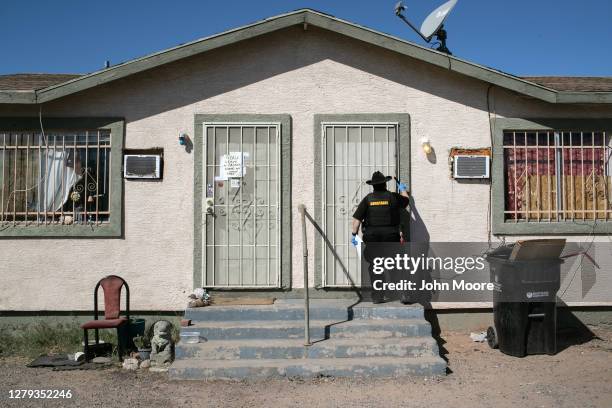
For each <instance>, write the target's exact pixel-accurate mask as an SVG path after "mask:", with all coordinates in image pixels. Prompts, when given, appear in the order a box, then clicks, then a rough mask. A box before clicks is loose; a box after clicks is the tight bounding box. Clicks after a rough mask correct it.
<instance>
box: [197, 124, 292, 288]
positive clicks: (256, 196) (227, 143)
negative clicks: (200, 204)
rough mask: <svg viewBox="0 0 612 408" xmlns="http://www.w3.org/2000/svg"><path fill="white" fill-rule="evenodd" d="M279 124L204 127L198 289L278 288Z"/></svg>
mask: <svg viewBox="0 0 612 408" xmlns="http://www.w3.org/2000/svg"><path fill="white" fill-rule="evenodd" d="M280 130H281V129H280V124H278V123H205V124H204V135H205V138H206V141H205V146H206V152H205V154H204V157H205V160H204V174H205V175H206V177H205V180H206V186H205V187H206V188H205V189H204V191H205V195H206V197H207V198H212V199H213V203H214V205H213V208H212V209H211V211H210V212H206V210H204V214H203V219H204V220H205V228H203V237H202V238H203V240H202V242H203V254H204V259H203V261H204V262H203V269H204V270H203V271H202V277H203V282H204V286H206V287H211V288H231V287H240V288H266V287H274V288H276V287H280V276H281V274H280V258H281V257H280V239H281V237H280V182H279V181H280V143H279V140H280V139H279V138H280V134H281V133H280Z"/></svg>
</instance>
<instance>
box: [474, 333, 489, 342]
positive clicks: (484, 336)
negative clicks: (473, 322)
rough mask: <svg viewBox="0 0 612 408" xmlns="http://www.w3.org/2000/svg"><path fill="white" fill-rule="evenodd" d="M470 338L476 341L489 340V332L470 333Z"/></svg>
mask: <svg viewBox="0 0 612 408" xmlns="http://www.w3.org/2000/svg"><path fill="white" fill-rule="evenodd" d="M470 338H471V339H472V340H473V341H475V342H476V343H483V342H485V341H486V340H487V332H480V333H470Z"/></svg>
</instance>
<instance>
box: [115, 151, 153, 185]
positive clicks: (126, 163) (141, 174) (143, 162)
mask: <svg viewBox="0 0 612 408" xmlns="http://www.w3.org/2000/svg"><path fill="white" fill-rule="evenodd" d="M123 177H125V178H130V179H159V178H161V156H160V155H157V154H126V155H125V156H123Z"/></svg>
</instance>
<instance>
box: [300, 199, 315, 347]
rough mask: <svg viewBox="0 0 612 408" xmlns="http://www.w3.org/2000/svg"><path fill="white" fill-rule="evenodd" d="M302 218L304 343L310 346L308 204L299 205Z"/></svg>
mask: <svg viewBox="0 0 612 408" xmlns="http://www.w3.org/2000/svg"><path fill="white" fill-rule="evenodd" d="M298 210H299V211H300V215H301V218H302V255H303V257H304V259H303V260H302V262H303V263H304V345H305V346H310V345H311V344H312V343H311V342H310V299H309V297H308V242H307V241H306V206H304V204H300V205H299V206H298Z"/></svg>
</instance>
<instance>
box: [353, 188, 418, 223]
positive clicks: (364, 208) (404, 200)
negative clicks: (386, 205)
mask: <svg viewBox="0 0 612 408" xmlns="http://www.w3.org/2000/svg"><path fill="white" fill-rule="evenodd" d="M389 193H391V194H392V195H393V197H394V198H395V199H394V200H392V201H391V203H390V204H391V205H392V208H391V210H392V211H398V212H399V211H400V210H401V209H402V208H406V207H408V205H409V204H410V199H409V198H408V197H404V196H403V195H400V194H398V193H393V192H389V191H374V192H372V193H370V195H371V196H374V197H376V196H378V195H380V196H385V195H387V194H389ZM368 203H369V201H368V196H365V197H364V198H363V200H361V202H360V203H359V205H358V206H357V209H356V210H355V213H354V214H353V218H355V219H358V220H359V221H362V222H363V221H365V220H366V218H367V215H368V208H369V205H368Z"/></svg>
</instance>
